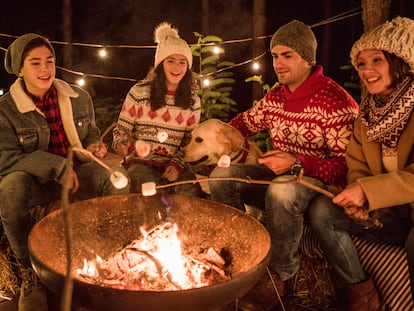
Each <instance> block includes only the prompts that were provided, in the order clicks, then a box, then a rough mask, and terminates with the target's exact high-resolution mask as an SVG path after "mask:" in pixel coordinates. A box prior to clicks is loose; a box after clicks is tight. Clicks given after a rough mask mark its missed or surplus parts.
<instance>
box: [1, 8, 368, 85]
mask: <svg viewBox="0 0 414 311" xmlns="http://www.w3.org/2000/svg"><path fill="white" fill-rule="evenodd" d="M361 13H362V9H361V7H357V8H354V9H351V10H348V11H346V12H343V13H340V14H338V15H336V16H333V17H331V18H328V19H325V20H323V21H320V22H318V23H316V24H313V25H311V26H310V28H315V27H318V26H322V25H326V24H329V23H333V22H336V21H339V20H343V19H345V18H349V17H353V16H356V15H359V14H361ZM0 37H8V38H18V36H14V35H9V34H3V33H0ZM271 37H272V35H266V36H260V37H254V38H246V39H236V40H226V41H222V42H220V44H221V45H222V44H232V43H242V42H247V41H253V40H254V41H257V40H261V39H268V38H271ZM50 42H51V43H53V44H61V45H72V46H84V47H92V48H99V51H98V55H99V57H101V58H105V57H107V56H108V53H107V50H106V49H107V48H120V49H155V48H156V46H154V45H139V46H136V45H105V47H102V44H88V43H76V42H70V43H69V42H61V41H50ZM189 45H190V46H192V45H195V44H189ZM201 45H202V46H205V45H211V43H208V44H201ZM197 46H200V44H197ZM0 50H2V51H4V52H6V51H7V48H4V47H0ZM267 52H268V51H266V52H264V53H262V54H261V55H259V56H256V57H254V58H253V59H251V60H246V61H243V62H241V63H236V64H233V65H231V66H227V67H223V68H220V69H219V70H217V71H216V72H211V73H208V74H206V75H200V76H199V79H202V78H203V77H205V76H211V75H214V74H216V73H219V72H222V71H226V70H230V69H232V68H235V67H239V66H243V65H246V64H249V63H251V64H252V69H253V70H255V71H256V70H258V69H259V68H260V65H259V63H258V62H257V60H258V59H260V58H262V57H263V56H265V55H266V53H267ZM213 53H214V54H216V55H217V54H220V53H224V49H223V48H221V47H219V46H215V47H214V48H213ZM56 68H58V69H60V70H63V71H66V72H69V73H72V74H75V75H79V76H82V78H79V79H78V80H77V81H76V83H77V84H78V85H80V86H83V85H85V83H86V81H85V79H84V78H83V77H84V76H85V75H88V76H89V77H94V78H101V79H111V80H124V81H132V82H136V81H137V79H132V78H123V77H114V76H104V75H98V74H92V73H82V72H76V71H74V70H71V69H68V68H64V67H60V66H56ZM209 83H210V81H209V80H208V79H204V80H203V85H204V86H208V85H209Z"/></svg>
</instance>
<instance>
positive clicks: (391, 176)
mask: <svg viewBox="0 0 414 311" xmlns="http://www.w3.org/2000/svg"><path fill="white" fill-rule="evenodd" d="M397 150H398V171H395V172H387V171H386V170H385V168H384V165H383V163H382V155H381V144H379V143H377V142H373V141H368V140H367V135H366V129H365V127H364V126H363V125H362V124H361V119H360V118H358V119H357V120H356V121H355V128H354V133H353V136H352V138H351V141H350V143H349V146H348V149H347V155H346V160H347V164H348V167H349V172H348V183H353V182H355V181H358V183H359V184H360V185H361V187H362V189H363V190H364V192H365V195H366V196H367V199H368V203H369V210H375V209H380V208H385V207H391V206H396V205H401V204H406V203H412V202H414V117H413V115H412V114H411V116H410V119H409V121H408V124H407V126H406V128H405V130H404V132H403V134H402V135H401V136H400V139H399V142H398V146H397Z"/></svg>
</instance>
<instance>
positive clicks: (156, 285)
mask: <svg viewBox="0 0 414 311" xmlns="http://www.w3.org/2000/svg"><path fill="white" fill-rule="evenodd" d="M177 232H178V226H177V225H176V224H175V223H172V222H165V223H163V224H161V225H159V226H156V227H154V228H153V229H152V230H150V231H149V232H147V231H145V230H144V229H143V228H141V233H142V238H140V239H137V240H134V241H132V242H131V243H130V244H129V245H127V246H126V247H124V248H123V249H121V250H120V251H119V252H117V253H115V255H113V256H111V257H109V258H107V259H102V258H100V257H99V256H97V257H96V258H95V259H94V260H86V259H84V265H83V268H82V269H77V270H76V273H77V276H78V277H79V278H80V279H82V280H85V281H87V282H89V283H93V284H99V285H104V286H110V287H115V288H120V289H130V290H182V289H191V288H196V287H202V286H207V285H210V284H212V283H214V282H219V281H221V280H225V279H228V278H229V276H228V275H226V273H225V271H224V266H225V261H224V259H223V258H222V257H221V256H220V255H219V254H218V253H217V251H215V250H214V249H212V248H209V249H208V251H207V252H206V253H205V254H200V256H198V257H199V258H193V257H191V256H188V255H185V254H183V252H182V245H181V241H180V239H179V238H178V235H177Z"/></svg>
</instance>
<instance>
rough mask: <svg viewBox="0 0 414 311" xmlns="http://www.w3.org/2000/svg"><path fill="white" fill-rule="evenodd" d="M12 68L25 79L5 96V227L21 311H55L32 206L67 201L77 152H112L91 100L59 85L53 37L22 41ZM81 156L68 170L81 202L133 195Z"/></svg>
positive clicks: (13, 52) (1, 105)
mask: <svg viewBox="0 0 414 311" xmlns="http://www.w3.org/2000/svg"><path fill="white" fill-rule="evenodd" d="M4 63H5V68H6V70H7V72H9V73H11V74H15V75H17V76H18V78H17V80H16V81H15V82H14V83H13V85H12V86H11V87H10V91H9V92H8V93H7V94H5V95H4V96H2V97H1V98H0V136H1V139H0V202H1V204H0V216H1V222H2V225H3V228H4V232H5V234H6V236H7V239H8V240H9V243H10V245H11V248H12V250H13V253H14V256H15V257H16V259H17V261H18V263H19V265H20V267H21V273H22V280H23V281H22V286H21V293H20V299H19V310H20V311H21V310H29V309H30V310H47V300H46V291H45V289H44V288H43V287H42V286H41V285H40V284H39V282H38V280H37V278H36V275H35V274H34V273H33V271H32V270H31V269H30V260H29V250H28V244H27V239H28V235H29V232H30V230H31V228H32V225H33V219H32V217H31V214H30V207H33V206H38V205H44V204H47V203H50V202H52V201H54V200H56V199H58V198H59V197H60V192H61V183H62V177H63V175H64V172H65V170H66V163H67V159H66V156H67V154H68V150H69V148H70V147H78V148H82V147H84V148H87V149H88V150H89V151H91V152H93V153H94V154H95V155H96V156H100V157H102V156H104V155H105V154H106V152H107V150H106V147H105V146H103V145H102V144H100V143H99V136H100V131H99V129H98V128H97V127H96V125H95V114H94V107H93V104H92V99H91V97H90V96H89V94H88V93H87V92H85V91H84V90H82V89H80V88H78V87H71V86H69V85H68V84H67V83H66V82H64V81H62V80H58V79H55V71H56V67H55V53H54V50H53V47H52V45H51V44H50V42H49V41H48V40H47V39H46V38H44V37H42V36H39V35H37V34H33V33H29V34H25V35H22V36H21V37H19V38H17V39H16V40H15V41H14V42H13V43H12V44H11V45H10V46H9V48H8V49H7V51H6V55H5V62H4ZM75 156H76V157H75V159H74V163H75V164H74V167H73V168H70V169H69V170H68V176H70V178H69V181H70V182H69V187H72V192H73V193H72V195H73V197H72V199H73V200H81V199H87V198H91V197H96V196H105V195H113V194H123V193H127V192H128V190H129V189H128V187H126V188H123V189H120V190H118V189H115V188H114V186H113V185H112V184H111V182H110V180H109V172H108V171H107V170H105V169H104V168H103V167H101V166H100V165H98V164H97V163H95V162H90V161H87V159H86V158H85V157H83V158H82V155H81V154H78V155H77V154H75Z"/></svg>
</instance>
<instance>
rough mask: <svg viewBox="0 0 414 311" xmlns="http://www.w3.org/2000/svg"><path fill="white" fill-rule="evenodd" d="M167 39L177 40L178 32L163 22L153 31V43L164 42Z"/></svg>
mask: <svg viewBox="0 0 414 311" xmlns="http://www.w3.org/2000/svg"><path fill="white" fill-rule="evenodd" d="M167 37H176V38H179V37H180V36H179V35H178V30H177V29H175V28H172V27H171V24H169V23H167V22H164V23H161V24H159V25H158V26H157V28H155V31H154V41H155V43H160V42H162V41H165V39H166V38H167Z"/></svg>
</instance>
